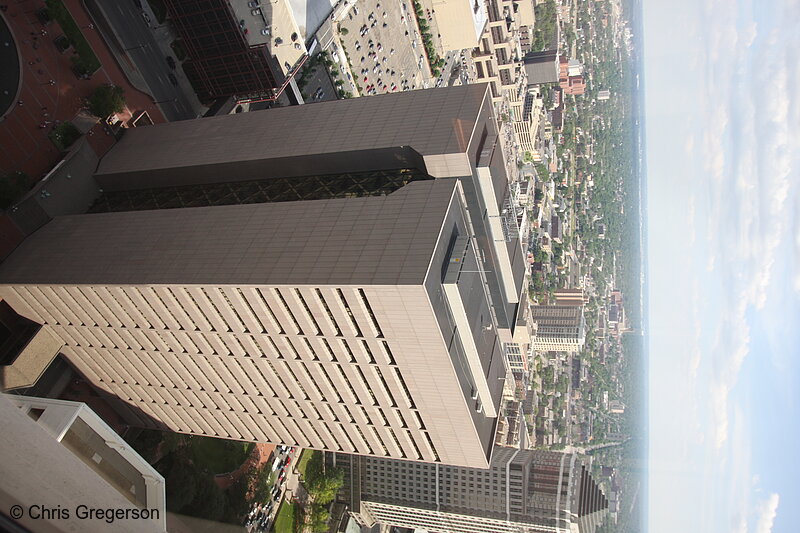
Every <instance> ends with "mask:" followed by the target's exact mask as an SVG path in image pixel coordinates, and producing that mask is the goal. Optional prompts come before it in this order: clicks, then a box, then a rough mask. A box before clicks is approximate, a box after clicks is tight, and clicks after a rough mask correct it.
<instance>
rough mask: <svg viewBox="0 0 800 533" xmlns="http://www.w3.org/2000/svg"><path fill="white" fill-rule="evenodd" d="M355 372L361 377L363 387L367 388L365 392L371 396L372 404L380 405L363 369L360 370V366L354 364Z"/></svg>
mask: <svg viewBox="0 0 800 533" xmlns="http://www.w3.org/2000/svg"><path fill="white" fill-rule="evenodd" d="M356 372H358V375H359V376H360V377H361V384H362V385H363V386H364V388H365V389H367V392H369V395H370V396H371V397H372V405H380V402H379V401H378V397H377V396H375V393H374V392H373V391H372V387H370V386H369V381H367V377H366V376H365V375H364V371H363V370H361V367H360V366H356Z"/></svg>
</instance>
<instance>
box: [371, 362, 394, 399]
mask: <svg viewBox="0 0 800 533" xmlns="http://www.w3.org/2000/svg"><path fill="white" fill-rule="evenodd" d="M372 370H374V371H375V373H376V374H378V379H380V381H381V384H382V385H383V392H384V394H386V396H388V397H389V401H390V402H392V407H397V402H396V401H395V399H394V394H392V391H391V389H389V384H388V383H386V378H384V377H383V372H381V369H380V368H378V367H377V366H374V367H372Z"/></svg>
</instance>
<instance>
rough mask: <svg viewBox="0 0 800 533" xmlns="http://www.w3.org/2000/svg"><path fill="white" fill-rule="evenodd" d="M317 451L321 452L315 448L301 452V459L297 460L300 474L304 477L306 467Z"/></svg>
mask: <svg viewBox="0 0 800 533" xmlns="http://www.w3.org/2000/svg"><path fill="white" fill-rule="evenodd" d="M315 453H319V452H317V451H315V450H303V451H302V453H301V454H300V459H299V460H298V461H297V471H298V472H300V475H301V476H302V477H303V478H304V479H305V477H306V467H307V466H308V462H309V461H310V460H311V457H312V456H313V455H314V454H315Z"/></svg>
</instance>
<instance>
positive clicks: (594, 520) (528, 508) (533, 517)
mask: <svg viewBox="0 0 800 533" xmlns="http://www.w3.org/2000/svg"><path fill="white" fill-rule="evenodd" d="M328 455H330V457H329V458H328V464H329V465H330V466H335V467H338V468H341V469H342V470H343V471H344V475H345V491H344V493H345V498H346V503H348V504H349V509H350V511H351V513H352V515H353V517H354V518H356V520H357V521H358V522H359V523H361V524H362V525H366V526H372V525H374V524H376V523H378V524H383V525H388V526H397V527H406V528H412V529H424V530H428V531H435V532H437V533H545V532H547V533H551V532H557V531H577V532H579V533H592V532H593V531H594V530H595V529H596V528H597V526H598V525H599V524H601V523H602V521H603V519H604V518H605V516H606V514H607V513H608V500H607V499H606V497H605V495H604V494H603V492H602V490H601V489H600V487H599V486H598V485H597V483H596V482H595V480H594V479H593V478H592V476H591V474H590V472H589V470H588V467H587V466H586V465H585V464H584V463H583V462H582V461H581V460H580V459H579V458H578V457H577V455H575V454H567V453H560V452H550V451H543V450H522V449H519V448H511V447H504V446H497V447H495V451H494V454H493V458H492V463H491V465H490V467H489V468H488V469H476V468H459V467H452V466H447V465H436V464H431V463H422V462H411V461H398V460H393V459H381V458H373V457H357V456H352V455H345V454H338V453H337V454H328Z"/></svg>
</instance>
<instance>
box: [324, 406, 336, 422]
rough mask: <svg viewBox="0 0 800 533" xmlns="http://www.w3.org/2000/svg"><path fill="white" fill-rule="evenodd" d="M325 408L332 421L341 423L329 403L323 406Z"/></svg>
mask: <svg viewBox="0 0 800 533" xmlns="http://www.w3.org/2000/svg"><path fill="white" fill-rule="evenodd" d="M323 407H325V408H326V409H327V410H328V414H329V415H330V419H331V420H333V421H334V422H338V421H339V416H338V415H337V414H336V411H334V410H333V407H331V406H330V404H327V403H326V404H323Z"/></svg>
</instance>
